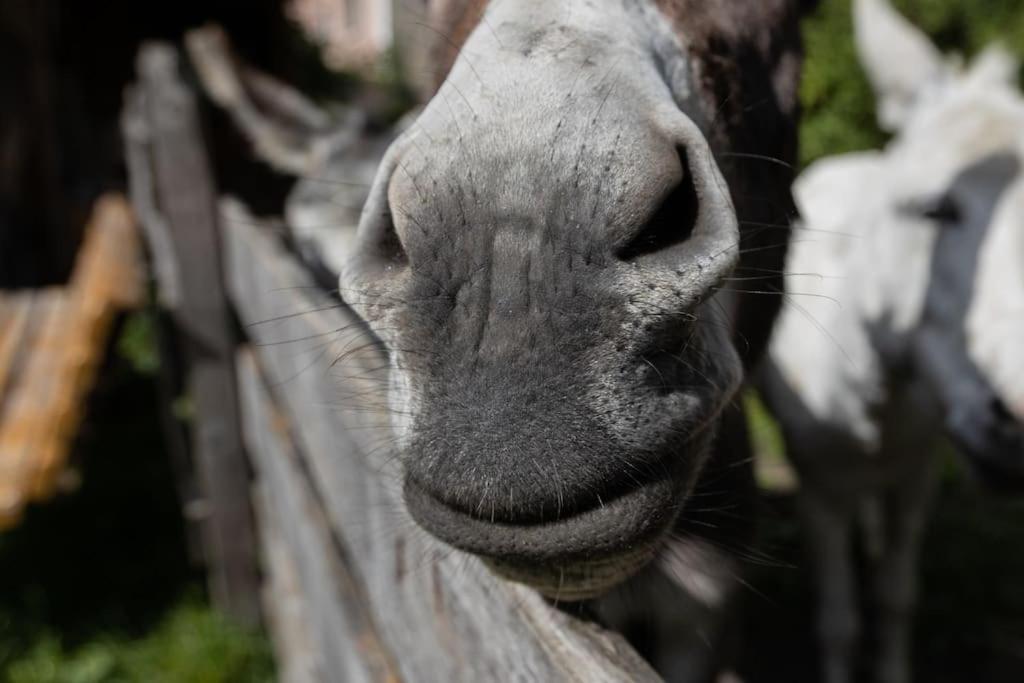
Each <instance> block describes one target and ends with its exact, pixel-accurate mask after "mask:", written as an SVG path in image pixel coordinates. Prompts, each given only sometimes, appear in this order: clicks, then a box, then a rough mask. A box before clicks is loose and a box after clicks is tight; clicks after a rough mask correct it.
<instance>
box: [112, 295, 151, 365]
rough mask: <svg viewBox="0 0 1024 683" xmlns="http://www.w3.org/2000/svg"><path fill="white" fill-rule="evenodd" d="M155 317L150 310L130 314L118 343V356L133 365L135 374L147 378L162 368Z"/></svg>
mask: <svg viewBox="0 0 1024 683" xmlns="http://www.w3.org/2000/svg"><path fill="white" fill-rule="evenodd" d="M155 315H156V314H155V312H154V311H153V310H152V309H149V308H147V309H145V310H141V311H136V312H134V313H132V314H130V315H129V316H128V317H127V319H126V320H125V322H124V326H123V327H122V328H121V333H120V335H118V338H117V342H116V344H117V352H118V354H119V355H120V356H121V357H122V358H124V359H125V360H127V361H128V362H129V363H131V365H132V368H133V369H134V370H135V372H137V373H139V374H140V375H145V376H147V377H149V376H153V375H155V374H156V371H157V370H158V369H159V368H160V354H159V352H158V346H157V343H156V325H155V323H154V321H153V318H154V316H155Z"/></svg>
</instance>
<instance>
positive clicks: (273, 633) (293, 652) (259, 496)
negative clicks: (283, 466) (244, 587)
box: [252, 481, 324, 683]
mask: <svg viewBox="0 0 1024 683" xmlns="http://www.w3.org/2000/svg"><path fill="white" fill-rule="evenodd" d="M252 496H253V513H254V515H255V517H256V527H257V529H259V545H260V558H261V560H262V566H263V587H262V588H261V590H260V597H261V604H262V605H263V623H264V626H265V627H266V629H267V632H268V633H269V634H270V639H271V642H272V643H273V646H274V664H275V668H276V670H277V680H278V681H279V682H280V683H313V682H315V681H323V680H324V677H323V675H322V673H321V672H322V671H323V670H324V665H323V662H322V661H321V657H320V652H319V650H318V648H317V646H316V643H315V642H314V641H313V632H312V626H313V623H312V621H313V620H312V619H311V618H310V616H309V606H308V604H307V600H306V596H305V595H304V594H303V590H302V577H301V575H300V574H299V569H298V567H297V566H296V560H295V557H294V556H293V553H292V550H291V547H290V546H289V545H288V543H287V541H286V538H285V535H284V533H283V532H282V531H281V530H280V528H279V526H280V524H279V523H278V522H277V521H276V517H277V514H278V513H277V510H276V508H275V507H274V505H273V504H272V503H271V502H270V491H269V490H268V487H267V484H266V483H265V482H261V481H257V482H256V483H255V485H254V486H253V492H252Z"/></svg>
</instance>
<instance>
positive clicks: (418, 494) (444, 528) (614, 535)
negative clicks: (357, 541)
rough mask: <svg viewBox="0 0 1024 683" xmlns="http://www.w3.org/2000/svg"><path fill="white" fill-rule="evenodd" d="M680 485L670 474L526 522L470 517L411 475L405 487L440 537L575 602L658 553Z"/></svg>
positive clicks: (412, 508)
mask: <svg viewBox="0 0 1024 683" xmlns="http://www.w3.org/2000/svg"><path fill="white" fill-rule="evenodd" d="M681 488H682V487H681V485H680V483H679V482H677V481H674V480H673V479H672V478H670V477H666V478H663V479H658V480H655V481H652V482H650V483H647V484H646V485H644V486H642V487H640V488H635V489H632V490H630V491H628V492H625V493H623V494H621V495H620V496H618V497H616V498H614V499H611V500H605V501H602V502H601V503H600V504H598V505H597V506H596V507H593V508H590V509H587V510H584V511H581V512H578V513H576V514H573V515H571V516H566V517H559V518H556V519H552V520H548V521H540V522H530V523H523V524H517V523H514V522H507V521H491V520H490V519H482V518H480V517H475V516H472V515H469V514H467V513H465V512H463V511H461V510H458V509H455V508H453V507H451V506H449V505H447V504H445V503H444V502H442V501H439V500H438V499H437V498H435V497H434V496H432V495H430V494H429V493H428V492H426V491H424V490H423V489H422V488H421V487H420V486H419V485H417V484H416V483H415V482H414V481H412V480H411V479H409V478H408V477H407V478H406V480H405V487H404V489H405V490H404V493H405V501H406V506H407V507H408V509H409V512H410V513H411V514H412V517H413V519H415V520H416V522H417V523H418V524H419V525H420V526H421V527H423V528H424V529H425V530H426V531H428V532H429V533H430V534H432V535H433V536H435V537H437V538H439V539H440V540H442V541H444V542H446V543H448V544H449V545H452V546H454V547H456V548H458V549H459V550H463V551H465V552H468V553H472V554H474V555H477V556H479V557H481V558H482V559H483V560H484V562H485V563H486V564H487V565H488V566H489V567H490V568H491V569H492V570H493V571H494V572H495V573H497V574H499V575H500V576H502V577H503V578H506V579H509V580H512V581H516V582H519V583H525V584H527V585H530V586H531V587H533V588H535V589H537V590H538V591H539V592H540V593H541V594H543V595H545V596H546V597H550V598H553V599H556V600H566V601H572V600H583V599H588V598H591V597H595V596H597V595H600V594H601V593H604V592H606V591H607V590H608V589H610V588H612V587H613V586H615V585H616V584H618V583H621V582H622V581H624V580H626V579H627V578H629V577H630V576H632V575H633V574H635V573H636V572H637V571H639V570H640V569H641V568H642V567H643V566H644V565H645V564H647V563H648V562H649V561H650V560H651V559H652V558H653V556H654V554H655V553H656V551H657V548H658V546H659V545H660V541H661V540H662V538H663V537H664V535H665V533H666V532H667V531H668V529H669V528H670V527H671V526H672V524H673V522H674V521H675V519H676V517H677V515H678V512H679V508H680V506H681V504H680V503H679V501H680V499H681V498H682V496H681V495H680V489H681Z"/></svg>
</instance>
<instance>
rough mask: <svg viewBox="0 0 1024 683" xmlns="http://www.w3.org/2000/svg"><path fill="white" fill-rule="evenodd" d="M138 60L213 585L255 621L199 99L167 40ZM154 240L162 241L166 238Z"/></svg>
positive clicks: (229, 346) (230, 346) (254, 583)
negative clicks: (174, 291) (191, 409)
mask: <svg viewBox="0 0 1024 683" xmlns="http://www.w3.org/2000/svg"><path fill="white" fill-rule="evenodd" d="M137 68H138V76H139V84H138V90H137V95H136V96H137V97H138V98H140V103H139V106H140V108H141V111H142V115H143V119H144V127H145V132H146V135H147V136H148V142H149V148H148V152H149V159H150V163H151V167H152V177H153V186H154V188H155V195H154V196H155V199H154V202H155V204H156V207H157V208H158V210H159V214H160V216H161V217H162V218H163V219H164V220H166V226H167V232H168V234H169V235H170V240H171V241H172V242H173V252H174V257H173V258H174V261H175V262H176V263H177V268H176V269H175V272H176V273H178V274H179V275H180V278H179V281H178V285H179V286H180V291H179V292H178V295H179V296H180V303H179V304H178V306H177V308H176V309H175V310H174V311H173V314H174V318H175V324H176V327H177V328H178V331H179V332H180V333H181V335H182V337H183V338H184V340H185V345H186V350H187V356H188V366H189V367H188V386H189V390H190V395H191V397H192V399H193V401H194V403H195V406H196V411H195V415H196V419H195V422H194V424H193V430H192V431H193V454H194V459H195V462H196V467H197V470H198V475H199V476H198V480H199V482H200V488H201V490H202V493H203V498H204V501H205V504H206V510H207V513H208V514H207V517H206V519H205V520H204V524H203V525H202V530H203V535H204V547H205V548H206V552H207V562H208V565H209V570H210V571H209V573H208V576H209V581H210V589H211V593H212V595H213V598H214V601H215V602H216V603H217V605H218V606H220V607H221V608H222V609H224V610H225V611H226V612H227V613H228V614H230V615H231V616H233V617H234V618H235V619H237V620H239V621H241V622H243V623H256V622H258V620H259V601H258V590H259V580H258V576H257V573H256V550H255V537H254V531H253V526H252V518H251V511H250V508H249V473H248V469H247V465H246V460H245V455H244V453H243V451H242V443H241V437H240V434H239V425H238V399H237V394H236V391H237V388H236V384H235V377H234V369H233V363H234V350H235V345H236V339H235V335H234V331H233V327H232V319H231V314H230V311H229V309H228V305H227V301H226V300H225V296H224V288H223V285H222V281H221V267H220V245H219V240H218V230H217V214H216V206H215V204H216V190H215V183H214V180H213V177H212V173H211V171H210V166H209V162H208V160H207V157H206V151H205V147H204V143H203V139H202V135H201V128H200V124H199V117H198V113H197V107H196V102H195V98H194V96H193V95H192V93H191V92H190V91H189V89H188V88H187V87H186V86H185V85H184V84H183V83H182V81H181V76H180V74H179V72H178V57H177V53H176V52H175V51H174V50H173V48H171V47H169V46H166V45H161V44H147V45H144V46H143V47H142V49H141V50H140V52H139V57H138V64H137ZM150 246H151V247H152V248H155V249H160V248H161V245H160V244H159V243H158V242H151V243H150ZM158 262H159V261H158ZM186 269H187V276H186V275H185V272H186Z"/></svg>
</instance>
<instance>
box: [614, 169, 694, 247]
mask: <svg viewBox="0 0 1024 683" xmlns="http://www.w3.org/2000/svg"><path fill="white" fill-rule="evenodd" d="M678 152H679V160H680V163H681V164H682V171H683V179H682V181H680V183H679V184H678V185H677V186H676V187H675V188H674V189H673V190H672V191H671V192H670V193H669V194H668V196H666V197H665V198H664V200H663V201H662V203H661V206H659V207H658V210H657V211H656V212H655V213H654V215H653V216H651V218H650V219H649V220H648V221H647V223H645V224H644V227H643V228H642V229H641V230H640V232H639V233H638V234H637V235H636V236H634V237H633V239H631V240H630V241H629V243H627V244H626V245H625V246H624V247H622V248H621V249H620V250H619V252H618V257H619V258H620V259H622V260H623V261H631V260H633V259H636V258H639V257H641V256H645V255H647V254H653V253H655V252H658V251H661V250H663V249H668V248H669V247H674V246H675V245H677V244H681V243H683V242H685V241H686V240H688V239H690V236H691V235H692V234H693V229H694V226H695V225H696V223H697V206H698V202H697V189H696V187H694V184H693V179H692V177H691V173H690V166H689V164H688V163H687V159H686V152H685V150H683V149H679V150H678Z"/></svg>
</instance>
